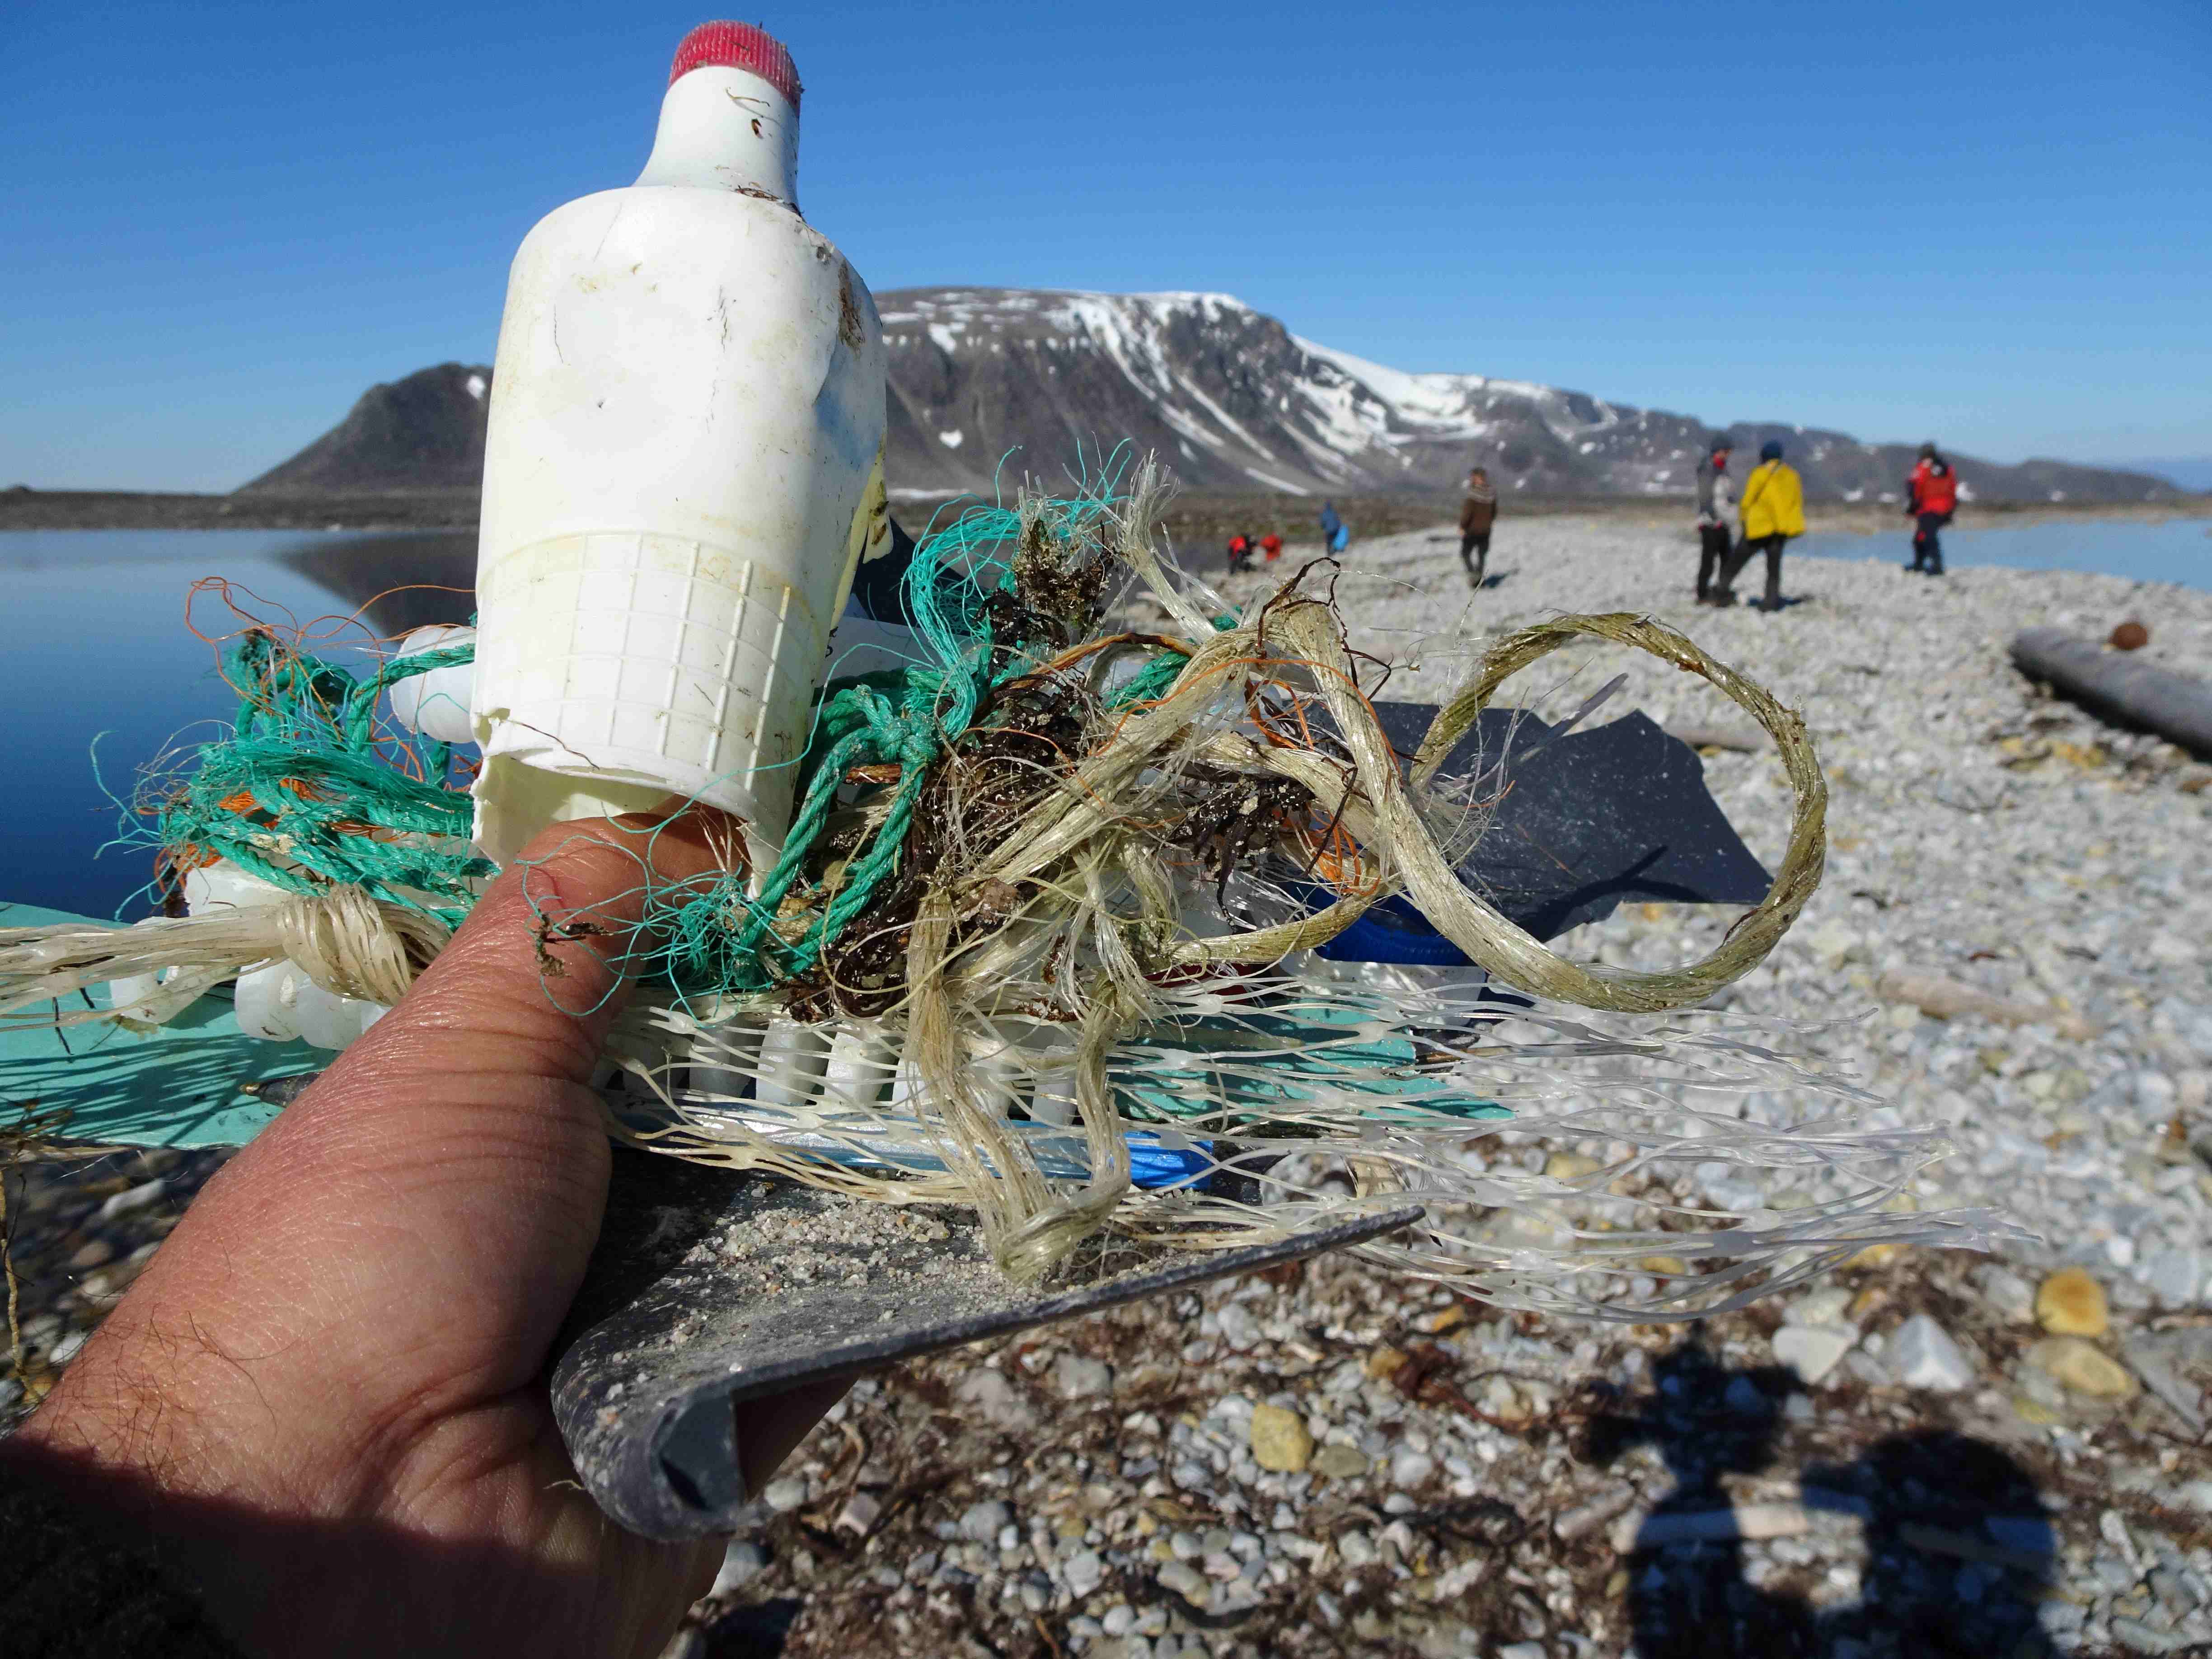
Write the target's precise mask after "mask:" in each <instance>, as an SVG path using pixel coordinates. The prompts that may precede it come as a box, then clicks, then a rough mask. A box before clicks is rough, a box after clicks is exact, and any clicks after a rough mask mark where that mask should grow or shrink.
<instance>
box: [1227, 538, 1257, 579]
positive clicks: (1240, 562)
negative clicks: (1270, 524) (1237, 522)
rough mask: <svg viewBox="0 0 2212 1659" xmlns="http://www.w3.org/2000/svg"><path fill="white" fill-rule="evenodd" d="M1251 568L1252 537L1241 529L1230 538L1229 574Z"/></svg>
mask: <svg viewBox="0 0 2212 1659" xmlns="http://www.w3.org/2000/svg"><path fill="white" fill-rule="evenodd" d="M1250 568H1252V538H1250V537H1249V536H1248V535H1246V534H1245V533H1244V532H1243V531H1241V530H1240V531H1238V532H1237V533H1236V534H1235V535H1233V536H1231V538H1229V574H1231V575H1232V576H1233V575H1235V574H1237V572H1238V571H1240V570H1249V569H1250Z"/></svg>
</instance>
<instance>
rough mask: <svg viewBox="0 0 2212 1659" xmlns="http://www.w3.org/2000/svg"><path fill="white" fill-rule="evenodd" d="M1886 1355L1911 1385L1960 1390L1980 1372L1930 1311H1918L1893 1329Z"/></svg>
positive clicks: (1942, 1391)
mask: <svg viewBox="0 0 2212 1659" xmlns="http://www.w3.org/2000/svg"><path fill="white" fill-rule="evenodd" d="M1885 1358H1887V1360H1888V1362H1889V1368H1890V1370H1891V1371H1892V1372H1893V1374H1894V1375H1895V1376H1896V1377H1897V1380H1898V1381H1899V1382H1900V1383H1904V1384H1905V1387H1906V1388H1908V1389H1932V1390H1934V1391H1935V1392H1936V1393H1938V1394H1956V1393H1958V1392H1959V1391H1960V1389H1966V1388H1970V1387H1972V1384H1973V1382H1974V1379H1975V1377H1976V1376H1978V1374H1979V1371H1978V1367H1977V1366H1976V1365H1975V1364H1974V1362H1973V1361H1972V1360H1971V1359H1969V1358H1967V1357H1966V1350H1964V1349H1963V1348H1961V1347H1960V1346H1959V1344H1958V1342H1957V1341H1956V1340H1954V1338H1953V1336H1952V1335H1951V1334H1950V1332H1948V1331H1947V1330H1945V1329H1944V1328H1942V1326H1941V1325H1939V1324H1937V1323H1936V1321H1935V1320H1934V1318H1932V1317H1931V1316H1929V1315H1927V1314H1924V1313H1923V1314H1915V1315H1913V1316H1912V1317H1911V1318H1910V1319H1908V1320H1906V1321H1905V1323H1903V1324H1902V1325H1900V1326H1899V1327H1898V1328H1897V1329H1896V1330H1895V1331H1894V1332H1893V1333H1892V1334H1891V1336H1890V1339H1889V1349H1888V1352H1887V1354H1886V1355H1885Z"/></svg>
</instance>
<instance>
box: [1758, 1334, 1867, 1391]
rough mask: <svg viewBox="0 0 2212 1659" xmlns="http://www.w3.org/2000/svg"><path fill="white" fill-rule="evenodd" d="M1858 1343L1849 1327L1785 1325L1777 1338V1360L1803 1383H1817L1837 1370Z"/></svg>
mask: <svg viewBox="0 0 2212 1659" xmlns="http://www.w3.org/2000/svg"><path fill="white" fill-rule="evenodd" d="M1857 1340H1858V1332H1857V1331H1856V1330H1855V1329H1853V1328H1851V1327H1850V1326H1849V1325H1842V1326H1836V1325H1784V1327H1783V1328H1781V1329H1780V1330H1778V1331H1777V1332H1775V1334H1774V1357H1775V1358H1776V1359H1777V1360H1778V1361H1779V1362H1780V1363H1782V1364H1784V1365H1787V1366H1789V1367H1790V1370H1793V1371H1795V1372H1796V1373H1797V1376H1798V1378H1799V1380H1800V1381H1802V1382H1804V1383H1818V1382H1820V1380H1821V1379H1822V1378H1823V1377H1825V1376H1827V1375H1828V1373H1829V1372H1831V1371H1832V1370H1835V1369H1836V1367H1837V1365H1838V1364H1840V1363H1841V1362H1842V1360H1843V1357H1844V1355H1845V1354H1847V1353H1849V1352H1850V1351H1851V1345H1852V1344H1853V1343H1855V1342H1857Z"/></svg>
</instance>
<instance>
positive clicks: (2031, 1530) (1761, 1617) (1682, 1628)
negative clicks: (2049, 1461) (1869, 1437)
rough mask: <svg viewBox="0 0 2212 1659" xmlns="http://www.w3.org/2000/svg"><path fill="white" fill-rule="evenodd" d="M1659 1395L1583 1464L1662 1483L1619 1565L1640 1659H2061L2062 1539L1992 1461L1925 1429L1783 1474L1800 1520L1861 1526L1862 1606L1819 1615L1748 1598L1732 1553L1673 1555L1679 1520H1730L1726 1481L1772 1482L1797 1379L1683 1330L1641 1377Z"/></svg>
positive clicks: (1600, 1424)
mask: <svg viewBox="0 0 2212 1659" xmlns="http://www.w3.org/2000/svg"><path fill="white" fill-rule="evenodd" d="M1654 1382H1655V1384H1656V1388H1655V1390H1654V1393H1653V1395H1651V1397H1650V1400H1649V1401H1646V1402H1645V1403H1644V1408H1643V1409H1642V1410H1641V1411H1640V1412H1638V1413H1636V1414H1634V1415H1617V1416H1613V1417H1605V1418H1600V1419H1596V1420H1595V1422H1594V1423H1593V1424H1592V1425H1591V1428H1590V1431H1589V1443H1588V1444H1587V1446H1586V1448H1585V1450H1586V1451H1587V1453H1588V1455H1589V1456H1590V1457H1591V1458H1592V1459H1594V1460H1595V1461H1597V1462H1611V1461H1612V1460H1613V1458H1615V1457H1617V1456H1618V1455H1620V1454H1621V1453H1622V1452H1624V1451H1626V1450H1627V1449H1629V1448H1631V1447H1632V1446H1638V1445H1650V1446H1652V1447H1654V1448H1655V1449H1656V1450H1657V1451H1658V1452H1659V1454H1660V1455H1661V1456H1662V1457H1663V1458H1664V1459H1665V1460H1666V1463H1667V1467H1668V1470H1669V1472H1670V1473H1671V1474H1673V1475H1674V1489H1673V1490H1672V1491H1671V1492H1668V1495H1667V1497H1666V1498H1664V1499H1663V1500H1662V1502H1661V1503H1660V1504H1659V1505H1658V1507H1657V1508H1656V1509H1655V1510H1653V1511H1652V1513H1651V1515H1650V1517H1649V1518H1647V1519H1646V1520H1645V1521H1644V1523H1643V1525H1642V1528H1641V1529H1640V1531H1639V1534H1638V1544H1637V1547H1636V1549H1635V1552H1634V1553H1633V1554H1632V1556H1631V1557H1630V1558H1629V1559H1628V1561H1627V1563H1626V1565H1627V1568H1628V1571H1629V1592H1628V1595H1629V1617H1630V1620H1631V1622H1632V1625H1633V1626H1634V1629H1635V1632H1636V1645H1635V1652H1636V1654H1637V1655H1638V1659H1854V1656H1872V1655H1876V1654H1900V1655H1913V1656H1922V1655H1925V1656H1941V1659H1950V1656H1958V1659H1999V1656H2001V1659H2049V1656H2052V1655H2055V1654H2056V1652H2057V1649H2056V1648H2054V1647H2053V1646H2052V1644H2051V1641H2050V1639H2049V1638H2048V1637H2047V1636H2045V1634H2044V1632H2042V1630H2041V1629H2040V1628H2039V1626H2038V1623H2037V1607H2038V1604H2039V1602H2040V1601H2042V1599H2043V1597H2044V1595H2045V1590H2046V1588H2047V1586H2048V1583H2049V1581H2050V1576H2051V1565H2052V1564H2053V1559H2054V1556H2055V1552H2056V1549H2057V1541H2056V1538H2055V1537H2054V1535H2053V1534H2052V1531H2051V1525H2050V1522H2049V1520H2048V1518H2047V1517H2046V1516H2045V1511H2044V1509H2043V1504H2042V1502H2041V1500H2040V1498H2039V1497H2038V1495H2037V1493H2036V1489H2035V1485H2034V1483H2033V1481H2032V1480H2030V1479H2029V1478H2028V1476H2027V1473H2026V1471H2024V1470H2023V1469H2021V1467H2020V1466H2019V1465H2018V1464H2017V1463H2015V1462H2013V1460H2012V1459H2011V1458H2010V1457H2009V1456H2008V1455H2006V1454H2005V1453H2004V1452H2002V1451H2001V1450H2000V1449H1997V1448H1996V1447H1995V1446H1993V1445H1990V1444H1989V1443H1985V1442H1983V1441H1979V1440H1975V1439H1973V1438H1972V1437H1968V1436H1966V1435H1962V1434H1957V1433H1954V1432H1952V1431H1948V1430H1943V1431H1920V1432H1914V1433H1907V1434H1899V1435H1894V1436H1891V1437H1887V1438H1886V1439H1883V1440H1881V1441H1878V1442H1876V1443H1875V1444H1874V1445H1872V1446H1871V1447H1869V1449H1867V1450H1866V1452H1865V1453H1864V1454H1863V1455H1861V1456H1859V1457H1858V1458H1857V1459H1855V1460H1853V1461H1851V1462H1848V1463H1843V1464H1836V1465H1814V1466H1810V1467H1807V1468H1802V1469H1800V1470H1798V1471H1796V1480H1797V1483H1798V1486H1799V1490H1800V1492H1801V1494H1802V1497H1801V1501H1802V1504H1803V1505H1804V1507H1805V1508H1806V1509H1808V1510H1828V1511H1831V1512H1834V1513H1839V1514H1845V1515H1855V1516H1859V1517H1861V1518H1862V1519H1863V1522H1864V1524H1865V1561H1864V1565H1863V1569H1862V1571H1861V1577H1860V1582H1861V1589H1860V1593H1859V1596H1858V1599H1857V1601H1855V1602H1852V1601H1847V1602H1844V1603H1840V1604H1838V1605H1834V1606H1831V1607H1826V1608H1825V1609H1816V1608H1815V1607H1814V1606H1813V1605H1812V1604H1811V1603H1810V1602H1809V1601H1807V1600H1806V1599H1805V1598H1804V1597H1803V1596H1802V1595H1790V1594H1788V1593H1785V1592H1782V1591H1778V1590H1773V1589H1762V1588H1760V1587H1759V1586H1758V1585H1755V1584H1754V1583H1753V1582H1752V1579H1751V1577H1750V1575H1748V1574H1747V1571H1746V1570H1745V1559H1744V1545H1743V1544H1742V1542H1741V1541H1740V1540H1738V1539H1735V1538H1733V1537H1712V1536H1710V1535H1709V1536H1708V1537H1706V1538H1705V1540H1704V1541H1672V1540H1674V1539H1679V1538H1680V1535H1681V1534H1683V1533H1685V1532H1694V1531H1698V1530H1700V1527H1699V1522H1698V1521H1697V1520H1693V1519H1692V1517H1712V1518H1717V1516H1720V1515H1722V1514H1725V1513H1726V1512H1727V1511H1729V1510H1730V1509H1731V1508H1732V1507H1734V1505H1733V1503H1732V1500H1731V1498H1730V1496H1729V1493H1728V1492H1727V1491H1726V1490H1724V1488H1723V1485H1722V1477H1723V1476H1724V1475H1759V1474H1764V1475H1767V1476H1770V1477H1771V1476H1773V1475H1775V1474H1781V1473H1784V1471H1782V1470H1778V1469H1777V1468H1776V1467H1775V1465H1776V1462H1777V1455H1776V1454H1777V1448H1778V1443H1779V1441H1780V1439H1781V1436H1782V1430H1783V1427H1784V1421H1785V1416H1784V1413H1785V1407H1787V1405H1788V1401H1789V1400H1790V1396H1791V1395H1792V1394H1793V1393H1794V1392H1796V1389H1798V1387H1799V1384H1798V1383H1797V1381H1796V1377H1795V1376H1794V1375H1793V1374H1792V1373H1791V1372H1790V1371H1789V1370H1786V1369H1784V1368H1783V1367H1780V1366H1764V1367H1759V1368H1756V1369H1743V1370H1730V1369H1729V1368H1728V1367H1727V1366H1725V1365H1723V1364H1721V1363H1720V1362H1719V1361H1718V1360H1717V1359H1716V1358H1714V1357H1713V1356H1712V1354H1711V1352H1710V1351H1709V1350H1708V1349H1707V1348H1706V1346H1705V1343H1704V1341H1703V1340H1702V1337H1701V1335H1700V1333H1699V1331H1697V1330H1695V1329H1693V1330H1692V1333H1691V1334H1690V1335H1689V1337H1688V1338H1687V1339H1686V1340H1685V1341H1684V1342H1683V1343H1682V1344H1681V1346H1679V1347H1677V1348H1676V1349H1675V1350H1674V1352H1672V1353H1670V1354H1668V1356H1667V1357H1666V1358H1664V1359H1662V1360H1661V1361H1660V1362H1659V1364H1657V1365H1656V1367H1654ZM1706 1530H1708V1531H1709V1532H1710V1530H1711V1528H1706ZM1770 1548H1771V1547H1770ZM1805 1559H1813V1557H1812V1553H1811V1552H1809V1551H1808V1552H1807V1553H1806V1556H1805Z"/></svg>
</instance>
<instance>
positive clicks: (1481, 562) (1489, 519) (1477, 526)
mask: <svg viewBox="0 0 2212 1659" xmlns="http://www.w3.org/2000/svg"><path fill="white" fill-rule="evenodd" d="M1497 522H1498V492H1497V490H1495V489H1492V488H1491V483H1490V474H1489V473H1487V472H1486V471H1483V470H1482V468H1480V467H1479V466H1478V467H1477V468H1475V469H1474V471H1472V472H1470V473H1468V475H1467V499H1466V500H1465V501H1462V502H1461V503H1460V504H1459V562H1461V563H1462V564H1463V565H1465V566H1466V567H1467V579H1468V581H1469V582H1470V583H1472V584H1473V585H1474V586H1477V587H1480V586H1482V579H1483V572H1484V571H1485V570H1486V568H1488V566H1489V564H1490V526H1492V525H1493V524H1495V523H1497Z"/></svg>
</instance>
